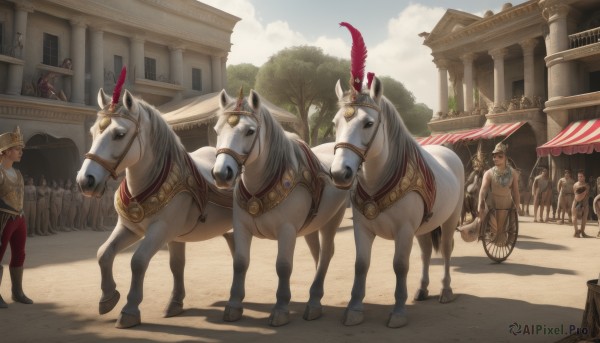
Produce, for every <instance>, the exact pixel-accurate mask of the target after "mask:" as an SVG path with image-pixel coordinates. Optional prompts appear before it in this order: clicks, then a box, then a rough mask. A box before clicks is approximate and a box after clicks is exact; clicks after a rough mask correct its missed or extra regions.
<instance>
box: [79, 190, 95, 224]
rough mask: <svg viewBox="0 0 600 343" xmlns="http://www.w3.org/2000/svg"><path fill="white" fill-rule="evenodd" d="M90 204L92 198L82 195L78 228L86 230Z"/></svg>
mask: <svg viewBox="0 0 600 343" xmlns="http://www.w3.org/2000/svg"><path fill="white" fill-rule="evenodd" d="M91 205H92V199H91V198H90V197H84V196H82V199H81V207H80V208H79V225H78V228H79V229H80V230H88V229H89V226H88V222H89V214H90V206H91Z"/></svg>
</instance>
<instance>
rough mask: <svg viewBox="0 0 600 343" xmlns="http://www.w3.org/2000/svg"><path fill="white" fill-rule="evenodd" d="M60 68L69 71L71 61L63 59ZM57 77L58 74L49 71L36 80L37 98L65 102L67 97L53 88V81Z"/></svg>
mask: <svg viewBox="0 0 600 343" xmlns="http://www.w3.org/2000/svg"><path fill="white" fill-rule="evenodd" d="M60 67H61V68H65V69H69V70H70V69H72V68H73V66H72V62H71V59H70V58H68V57H67V58H65V59H64V60H63V62H62V64H61V65H60ZM58 75H59V74H58V73H55V72H52V71H50V72H47V73H45V74H44V75H42V76H41V77H40V78H39V79H38V81H37V91H38V94H39V96H41V97H42V98H48V99H55V100H62V101H67V96H66V95H65V93H64V92H63V91H62V90H57V89H56V88H55V87H54V80H55V79H56V77H57V76H58Z"/></svg>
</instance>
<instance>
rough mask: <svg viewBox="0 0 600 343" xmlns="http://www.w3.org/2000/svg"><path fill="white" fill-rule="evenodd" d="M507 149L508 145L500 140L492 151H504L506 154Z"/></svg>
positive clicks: (495, 152) (494, 152) (493, 152)
mask: <svg viewBox="0 0 600 343" xmlns="http://www.w3.org/2000/svg"><path fill="white" fill-rule="evenodd" d="M507 150H508V145H506V144H504V143H502V142H500V143H498V144H496V147H495V148H494V151H492V155H493V154H497V153H504V154H506V151H507Z"/></svg>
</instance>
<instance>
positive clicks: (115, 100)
mask: <svg viewBox="0 0 600 343" xmlns="http://www.w3.org/2000/svg"><path fill="white" fill-rule="evenodd" d="M126 74H127V68H126V67H125V66H123V68H122V69H121V74H119V79H118V80H117V84H116V85H115V90H114V91H113V96H112V103H113V104H114V105H116V104H118V103H119V97H120V96H121V89H123V84H124V83H125V75H126Z"/></svg>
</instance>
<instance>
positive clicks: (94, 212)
mask: <svg viewBox="0 0 600 343" xmlns="http://www.w3.org/2000/svg"><path fill="white" fill-rule="evenodd" d="M91 199H92V204H91V206H90V216H89V217H90V227H91V228H92V231H103V230H102V229H100V227H99V218H100V207H101V206H100V203H101V200H100V199H101V198H96V197H93V198H91Z"/></svg>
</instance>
